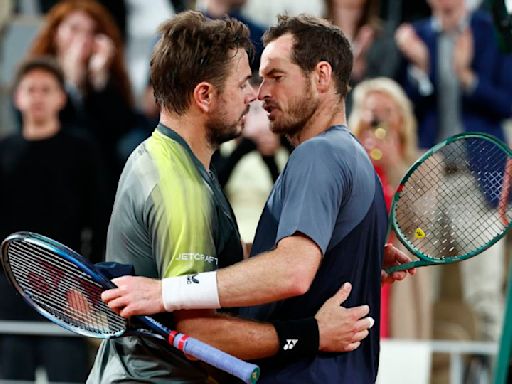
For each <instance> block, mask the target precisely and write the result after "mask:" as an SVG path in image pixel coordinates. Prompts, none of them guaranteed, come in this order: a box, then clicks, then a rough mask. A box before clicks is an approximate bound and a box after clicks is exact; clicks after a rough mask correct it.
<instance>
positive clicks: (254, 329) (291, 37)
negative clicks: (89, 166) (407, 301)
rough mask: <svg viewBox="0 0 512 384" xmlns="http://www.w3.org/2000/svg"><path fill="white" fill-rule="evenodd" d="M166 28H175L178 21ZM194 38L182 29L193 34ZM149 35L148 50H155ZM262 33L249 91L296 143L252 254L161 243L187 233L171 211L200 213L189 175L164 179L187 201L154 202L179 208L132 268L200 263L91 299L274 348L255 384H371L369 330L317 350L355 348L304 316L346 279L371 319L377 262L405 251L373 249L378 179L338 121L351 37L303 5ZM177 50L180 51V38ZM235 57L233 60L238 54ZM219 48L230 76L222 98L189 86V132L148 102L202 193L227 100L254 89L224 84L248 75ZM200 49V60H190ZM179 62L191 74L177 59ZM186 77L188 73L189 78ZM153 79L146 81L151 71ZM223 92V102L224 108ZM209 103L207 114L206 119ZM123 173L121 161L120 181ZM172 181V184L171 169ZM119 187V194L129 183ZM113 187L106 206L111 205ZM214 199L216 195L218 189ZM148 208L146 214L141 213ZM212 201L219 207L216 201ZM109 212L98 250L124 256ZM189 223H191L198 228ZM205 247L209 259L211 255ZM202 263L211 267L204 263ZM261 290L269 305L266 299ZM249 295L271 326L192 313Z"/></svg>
mask: <svg viewBox="0 0 512 384" xmlns="http://www.w3.org/2000/svg"><path fill="white" fill-rule="evenodd" d="M182 17H183V16H182ZM218 22H219V21H216V22H215V23H218ZM208 23H212V22H206V24H208ZM172 24H173V23H172V22H171V25H172ZM170 30H177V27H174V28H170ZM164 36H165V35H164ZM198 36H199V34H197V33H196V34H194V37H195V38H196V39H197V38H198ZM238 39H240V37H238ZM162 41H163V40H161V43H160V45H159V46H158V47H157V50H156V51H155V52H158V51H159V50H161V49H162V46H161V45H162ZM238 41H240V40H238ZM265 43H266V48H265V51H264V54H263V56H262V62H261V63H262V64H261V69H260V73H261V76H262V77H263V83H262V85H261V87H260V90H259V98H260V99H262V100H263V101H264V105H265V108H266V109H267V111H268V113H269V118H270V120H271V122H272V129H273V130H274V132H276V133H280V134H285V135H287V136H288V137H289V139H290V140H291V141H292V143H293V144H294V145H296V149H295V151H294V152H293V154H292V156H291V157H290V160H289V162H288V164H287V166H286V168H285V170H284V172H283V174H282V175H281V177H280V178H279V180H278V181H277V183H276V185H275V187H274V189H273V191H272V193H271V195H270V197H269V200H268V201H267V204H266V206H265V210H264V211H263V213H262V217H261V219H260V224H259V226H258V230H257V234H256V238H255V242H254V246H253V248H252V254H253V255H257V254H260V255H259V256H258V257H253V258H251V259H249V260H247V261H245V262H243V263H238V264H235V265H232V266H231V267H228V268H225V269H220V270H219V271H218V273H216V272H215V270H216V269H218V268H219V267H223V266H225V265H226V260H227V263H232V262H233V261H236V260H234V259H233V258H231V259H226V256H221V257H218V255H221V254H219V248H216V249H214V248H213V247H212V248H210V249H204V248H198V247H197V245H196V248H194V249H193V251H191V249H192V248H190V247H188V248H187V249H186V250H185V251H186V252H184V251H183V250H180V249H178V250H176V251H175V253H174V254H172V253H169V252H172V250H173V247H175V244H178V240H180V239H182V238H185V239H186V237H185V235H186V234H187V232H186V231H184V232H182V233H183V235H182V237H180V233H181V232H180V231H183V229H182V228H183V224H182V222H183V221H184V220H190V222H192V221H191V220H193V216H192V214H194V213H197V212H198V211H201V212H203V210H202V209H200V208H201V206H200V205H198V204H190V203H188V204H187V202H188V201H189V199H190V197H191V196H193V194H192V191H193V189H191V188H190V187H188V184H187V185H180V184H171V183H169V184H170V185H172V186H173V188H174V191H173V194H174V195H175V194H176V191H177V190H178V191H179V190H183V191H184V192H182V193H187V198H184V197H183V198H181V199H169V200H168V203H167V204H168V205H169V212H171V209H172V208H174V212H173V214H174V216H175V217H177V216H176V212H181V215H182V217H181V218H179V220H177V221H174V219H172V221H170V222H169V224H168V227H165V228H166V231H167V234H166V236H167V237H165V240H166V241H167V242H168V244H169V245H168V246H167V247H161V246H160V247H159V248H157V249H154V250H153V251H151V246H152V244H153V245H155V244H156V245H159V244H158V242H157V241H156V242H155V240H152V239H148V240H146V243H147V249H146V250H145V251H146V252H145V253H141V255H140V257H139V258H140V259H143V260H144V262H145V263H146V264H147V265H148V266H151V264H149V263H148V260H149V259H148V257H147V256H145V255H146V254H148V253H149V254H153V255H154V257H155V258H157V264H156V266H153V269H154V270H155V272H152V271H151V270H148V269H146V270H145V272H146V273H139V272H142V271H144V270H141V269H140V268H139V271H138V273H137V274H143V275H145V276H148V275H149V276H151V275H153V276H154V275H157V269H158V268H161V267H160V265H161V263H159V262H158V259H162V258H163V257H167V258H168V260H170V263H169V262H166V263H163V267H165V268H167V270H164V272H165V273H162V274H161V276H164V277H166V276H174V275H186V274H187V273H190V267H188V270H187V268H186V267H185V266H187V265H194V264H195V265H197V264H199V263H200V262H202V263H204V264H206V265H207V268H208V269H210V270H211V271H212V272H207V273H201V274H198V275H196V274H194V275H188V276H180V277H178V278H165V279H164V280H163V282H160V281H158V280H150V279H144V278H141V277H122V278H120V279H117V280H115V282H116V284H118V286H119V288H118V289H115V290H111V291H108V292H107V293H105V294H104V296H103V298H104V300H105V301H106V302H108V303H109V305H110V306H111V307H112V308H115V309H118V310H120V311H121V314H122V315H124V316H130V315H133V314H136V313H148V314H149V313H158V312H161V311H162V310H164V309H165V310H167V311H172V310H178V311H176V312H174V315H175V318H174V320H175V321H177V325H178V328H180V329H181V330H183V331H186V332H188V333H190V334H192V335H194V336H196V337H198V338H200V339H201V340H204V341H206V342H208V343H211V344H213V345H215V346H217V347H219V348H221V349H224V350H226V351H228V352H230V353H233V354H235V355H237V356H239V357H242V358H247V359H255V358H257V359H260V358H266V357H269V356H273V355H275V354H276V353H277V356H273V357H272V358H271V359H264V360H261V361H260V362H261V363H262V367H263V372H262V382H264V383H267V382H268V383H291V382H301V383H306V382H307V383H317V382H324V383H373V382H375V378H376V374H377V369H378V353H379V345H378V341H379V334H378V329H377V328H373V329H372V330H371V332H370V337H369V338H367V339H365V340H363V341H362V345H361V347H360V348H357V349H355V350H354V351H352V352H350V353H332V354H325V353H318V350H319V347H320V350H321V351H335V352H346V351H350V350H353V349H354V347H355V346H358V345H359V341H356V342H353V343H352V344H351V345H350V346H348V347H343V346H342V345H338V346H336V347H335V348H333V347H332V346H329V347H324V346H323V345H322V344H323V341H322V326H321V324H320V321H318V322H317V321H316V320H315V317H316V318H317V320H318V319H319V314H317V311H318V310H319V308H321V306H322V303H323V302H324V301H325V300H328V299H329V297H331V296H332V295H334V294H336V292H337V291H338V289H339V287H340V285H341V284H342V282H344V281H350V282H352V283H353V286H354V289H353V291H352V293H351V296H350V297H349V298H348V301H350V303H351V305H361V304H369V305H370V308H371V309H370V313H371V316H372V317H373V318H377V319H378V318H379V300H380V283H381V266H382V265H383V261H384V265H392V264H396V263H403V262H406V261H407V260H409V259H408V258H407V257H406V256H405V255H403V254H402V253H400V252H397V250H396V249H394V248H392V247H388V248H387V252H384V249H385V247H384V241H385V237H386V228H387V218H386V209H385V205H384V200H383V196H382V191H381V187H380V183H379V181H378V178H377V177H376V175H375V172H374V170H373V166H372V164H371V162H370V161H369V159H368V157H367V155H366V153H365V151H364V149H363V148H362V147H361V146H360V145H359V143H358V142H357V141H356V140H355V139H354V138H353V137H352V135H351V134H350V133H349V131H348V129H347V127H346V120H345V109H344V97H345V96H346V93H347V90H348V79H349V78H350V72H351V66H352V53H351V51H350V46H349V44H348V41H347V39H346V38H345V37H344V35H343V34H342V32H341V31H340V30H339V29H338V28H337V27H334V26H332V25H331V24H329V23H327V22H326V21H324V20H321V19H317V18H311V17H307V16H300V17H297V18H286V17H285V18H281V19H280V22H279V24H278V25H277V26H276V27H273V28H271V29H270V30H269V31H268V32H267V34H266V38H265ZM224 45H226V43H225V44H224ZM228 46H229V45H228ZM179 49H181V50H182V51H183V47H182V46H180V47H179ZM240 54H241V55H242V57H239V55H240ZM155 57H156V53H155V55H154V57H153V62H152V73H153V74H154V73H155V70H156V67H155V64H156V62H155ZM232 57H233V61H234V63H233V65H234V68H233V70H234V71H233V72H232V74H233V76H234V77H232V76H229V77H227V78H226V80H225V83H224V89H223V93H224V95H223V94H222V93H221V94H220V95H218V94H217V93H215V92H212V91H210V90H212V89H213V86H211V85H210V84H209V83H208V84H206V83H198V84H197V85H195V86H194V88H193V93H192V94H191V96H190V99H191V106H190V107H189V108H192V109H197V110H198V113H199V114H205V115H207V116H205V119H204V120H202V121H201V120H199V119H197V118H196V119H194V118H191V117H188V121H189V122H190V123H191V124H190V125H189V129H194V131H195V132H197V134H192V133H191V132H188V131H187V130H184V129H182V128H183V120H175V119H170V117H171V116H173V114H172V113H169V111H171V110H172V107H171V106H170V105H169V104H165V103H164V101H165V100H160V103H161V105H162V106H163V112H162V116H161V121H162V123H163V124H165V125H167V127H173V128H174V129H175V131H174V132H175V133H176V132H179V133H181V134H183V135H184V136H185V137H184V140H185V141H186V142H190V143H191V146H190V148H191V149H190V150H188V152H189V154H190V153H197V154H198V156H201V155H202V156H203V161H202V165H203V167H201V166H199V167H197V168H198V170H199V171H200V172H204V173H205V175H204V176H203V178H204V179H205V180H206V183H207V184H208V185H209V188H210V189H211V190H212V191H216V190H217V185H216V183H212V182H211V180H210V179H208V178H207V177H209V178H211V177H212V175H211V173H208V172H207V171H206V169H207V166H208V161H209V156H210V155H211V151H212V149H213V148H215V147H216V146H217V145H218V144H220V142H221V141H222V140H225V139H228V138H230V137H233V136H236V134H238V133H239V129H240V125H241V124H240V123H241V122H242V120H243V116H244V112H245V109H244V107H243V106H242V105H244V103H239V104H240V106H239V107H238V108H235V104H234V103H235V101H236V98H237V97H238V98H243V97H245V99H244V100H245V105H247V104H248V103H249V102H250V101H251V100H253V99H254V95H252V94H250V91H249V90H247V92H249V93H247V94H246V95H245V96H243V95H239V96H237V92H240V91H237V92H234V91H233V90H232V88H230V87H229V84H230V81H231V80H233V81H234V80H235V79H238V80H237V81H235V83H236V84H238V87H239V89H240V90H242V89H243V88H244V87H246V86H245V85H244V81H247V79H248V77H249V72H248V70H244V69H243V67H245V66H246V56H245V54H244V52H240V51H236V52H233V55H232ZM208 59H210V58H205V59H204V60H203V59H201V63H205V62H206V61H207V60H208ZM210 65H211V63H210ZM241 65H242V67H240V66H241ZM174 68H176V66H175V67H174ZM247 68H248V64H247ZM180 70H182V69H180ZM180 70H177V71H178V73H173V74H169V75H168V78H169V79H171V78H176V77H177V78H180V79H181V78H183V76H181V75H180V73H179V71H180ZM187 71H190V66H189V68H187ZM189 75H192V74H191V73H190V74H189ZM194 75H195V74H194ZM235 75H236V76H235ZM187 78H196V79H198V78H200V76H198V75H196V77H190V76H189V77H187ZM244 79H245V80H244ZM152 81H153V82H154V81H155V77H154V76H152ZM156 85H157V87H155V94H156V97H157V99H158V98H159V89H165V90H166V91H167V92H169V83H167V84H166V87H161V86H160V87H158V84H156ZM154 86H155V84H154ZM235 89H236V88H235ZM230 91H231V92H230ZM175 92H176V91H175ZM228 92H230V93H228ZM176 93H177V92H176ZM228 102H229V103H230V105H231V108H229V109H226V105H227V103H228ZM215 104H217V105H218V108H219V109H218V110H217V111H215V112H213V111H214V110H213V109H211V108H213V107H212V106H213V105H215ZM210 113H211V114H212V115H211V116H208V114H210ZM175 114H176V113H174V115H175ZM199 122H204V128H206V138H207V139H206V141H207V146H208V145H209V146H210V147H213V148H210V150H209V151H208V150H203V151H198V149H200V148H201V146H200V145H199V144H200V143H201V141H200V140H199V139H198V138H199V137H200V136H201V128H203V127H201V125H200V124H199ZM162 127H163V125H160V128H159V132H160V133H161V134H163V132H167V133H168V135H167V136H168V137H169V138H171V139H172V140H174V141H175V142H176V143H179V142H181V141H178V140H180V139H179V137H177V135H176V134H172V135H169V130H167V131H166V130H163V128H162ZM190 127H191V128H190ZM228 127H229V129H228ZM204 128H203V129H204ZM221 128H222V130H221ZM167 129H168V128H167ZM213 132H216V133H215V134H214V133H213ZM221 132H222V135H220V133H221ZM230 134H232V135H230ZM203 136H204V134H203ZM154 137H155V136H154ZM203 141H204V140H203ZM149 143H151V139H150V141H149V142H146V143H145V144H143V146H142V147H139V149H138V150H137V151H136V152H135V153H134V155H132V159H131V160H130V161H129V163H128V165H127V169H128V167H129V166H130V162H133V159H134V157H135V156H142V155H143V154H144V151H147V149H145V148H144V147H146V148H147V146H148V144H149ZM194 149H195V151H194ZM196 151H197V152H196ZM192 158H195V157H193V156H192ZM198 159H199V160H200V159H201V157H198ZM203 168H204V169H203ZM201 169H203V171H201ZM173 172H174V173H175V172H176V170H174V171H173ZM126 177H127V176H126V171H125V175H123V177H122V179H121V184H120V188H122V187H123V184H124V183H125V182H124V181H123V180H125V178H126ZM126 180H127V179H126ZM138 182H139V181H137V183H138ZM180 182H181V183H183V178H182V179H181V180H180ZM130 188H131V189H130V191H132V190H133V185H132V186H130ZM127 192H128V190H127ZM118 193H119V192H118ZM168 195H171V194H170V193H169V194H168ZM119 197H120V195H118V201H117V202H116V206H118V205H119V204H120V201H121V200H120V199H119ZM218 199H219V201H221V202H222V204H223V205H227V203H226V202H225V200H224V199H223V196H221V195H220V193H219V196H218ZM131 206H133V203H131ZM185 206H186V207H187V208H188V209H187V210H185V209H184V207H185ZM151 209H153V208H151ZM151 209H150V210H148V211H147V213H146V214H147V215H149V217H151ZM118 210H119V211H120V212H123V211H124V212H129V210H127V209H126V208H124V209H122V210H121V206H119V208H118ZM216 212H217V214H219V210H218V208H216ZM220 216H221V217H230V218H231V219H230V220H229V221H230V222H232V227H231V231H232V233H233V234H235V233H236V227H235V224H234V222H233V219H232V214H231V211H230V210H229V207H226V212H225V213H223V212H222V211H221V212H220ZM162 219H164V218H162ZM112 220H113V221H112V222H111V228H110V233H109V240H112V244H114V240H115V248H110V247H109V251H110V252H111V253H109V255H113V254H114V252H115V258H114V259H115V260H117V261H121V262H130V263H133V262H134V260H133V258H132V257H131V256H130V254H133V251H130V250H128V252H127V250H126V245H125V244H126V239H129V238H130V237H128V236H126V235H125V234H124V233H123V230H122V227H123V226H124V227H126V228H127V230H128V229H130V230H133V229H131V228H133V222H134V220H137V217H132V218H130V221H129V222H127V223H126V224H124V225H123V224H122V223H116V225H114V222H115V220H116V209H115V211H114V216H113V218H112ZM145 220H147V219H145ZM150 221H151V220H150ZM197 222H198V223H199V222H202V220H197ZM167 228H170V230H169V229H167ZM196 228H199V227H198V226H196ZM228 229H229V226H227V225H226V226H225V227H224V230H222V231H215V230H214V231H213V234H214V236H213V239H214V240H215V239H217V238H218V236H219V235H221V238H224V239H225V240H224V242H223V243H224V244H229V245H231V246H234V247H236V252H238V253H239V255H241V249H240V248H238V247H239V244H240V241H239V238H238V236H237V234H236V235H234V236H233V237H234V238H233V239H226V235H227V233H228V232H229V231H228ZM196 231H199V233H203V231H202V230H201V229H196ZM173 232H174V233H173ZM141 235H144V233H141ZM114 236H115V237H119V238H118V239H116V238H115V237H114ZM129 246H131V244H129ZM123 248H124V249H123ZM225 249H226V248H225ZM155 251H156V253H155ZM212 252H216V253H215V254H213V253H212ZM236 252H235V250H234V249H231V250H230V251H229V252H228V254H229V256H231V257H232V256H233V255H234V254H235V253H236ZM261 253H262V254H261ZM212 255H213V257H214V258H215V259H214V261H211V260H212ZM383 259H384V260H383ZM207 260H210V264H214V265H208V261H207ZM136 269H137V265H136ZM203 269H206V268H203ZM197 271H198V270H197V269H196V270H194V271H193V272H197ZM405 275H406V273H400V274H397V275H394V276H386V275H384V276H382V277H383V278H384V279H390V280H393V279H401V278H403V277H404V276H405ZM272 301H274V303H272V304H265V303H268V302H272ZM328 303H329V300H328ZM258 304H262V305H259V306H257V307H248V308H245V309H244V310H242V313H243V315H245V316H247V317H248V318H251V319H256V320H258V321H262V320H263V321H268V322H272V324H273V326H269V325H268V324H262V323H257V324H256V323H245V322H243V321H241V320H239V319H235V318H231V319H226V318H224V317H221V316H219V315H211V314H210V315H208V314H207V312H202V311H197V309H198V308H218V307H219V306H220V305H222V306H223V307H236V306H252V305H258ZM324 308H325V307H324ZM182 309H188V310H189V311H182ZM190 310H194V311H190ZM315 314H316V315H315ZM360 321H361V320H360ZM349 322H350V321H349ZM346 325H347V323H346V322H345V320H343V322H341V323H340V324H339V325H337V326H336V327H337V328H338V329H342V328H345V326H346ZM319 328H320V339H318V329H319ZM347 329H350V326H349V327H347ZM354 331H355V332H356V335H357V334H361V331H358V329H356V330H354ZM363 332H364V331H363ZM278 342H279V344H277V343H278ZM146 344H147V343H146ZM248 345H251V347H248ZM103 350H105V348H103ZM119 350H120V349H118V351H119ZM125 350H126V349H125ZM100 353H101V352H100Z"/></svg>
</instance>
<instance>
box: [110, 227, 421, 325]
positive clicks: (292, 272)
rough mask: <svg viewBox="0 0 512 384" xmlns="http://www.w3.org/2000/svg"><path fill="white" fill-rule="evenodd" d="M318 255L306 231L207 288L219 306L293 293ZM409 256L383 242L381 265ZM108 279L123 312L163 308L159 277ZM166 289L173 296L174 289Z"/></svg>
mask: <svg viewBox="0 0 512 384" xmlns="http://www.w3.org/2000/svg"><path fill="white" fill-rule="evenodd" d="M320 260H321V253H320V250H319V248H318V247H317V246H316V244H314V243H313V242H312V241H311V240H309V239H308V238H307V237H305V236H300V235H297V236H291V237H289V238H285V239H283V240H281V241H280V242H279V244H278V247H277V248H276V249H275V250H273V251H270V252H266V253H264V254H261V255H259V256H258V257H252V258H250V259H248V260H244V261H243V262H241V263H238V264H234V265H232V266H230V267H227V268H223V269H220V270H218V271H217V278H216V280H217V287H213V288H212V289H218V296H219V301H220V305H221V306H222V307H237V306H251V305H257V304H262V303H267V302H272V301H275V300H281V299H283V298H286V297H292V296H297V295H300V294H302V293H304V292H306V291H307V290H308V288H309V286H310V284H311V281H312V280H313V277H314V275H315V273H316V271H317V269H318V266H319V263H320ZM410 261H411V258H410V257H409V256H407V255H406V254H404V253H403V252H402V251H400V250H399V249H397V248H396V247H394V246H393V245H392V244H386V246H385V248H384V263H383V268H387V267H390V266H393V265H400V264H405V263H408V262H410ZM209 273H211V272H209ZM415 273H416V269H415V268H413V269H410V270H408V271H399V272H393V273H392V274H391V275H388V274H387V273H385V271H384V270H383V271H382V282H383V283H392V282H393V281H397V280H403V279H404V278H405V277H406V276H407V275H408V274H411V275H414V274H415ZM198 276H201V274H199V275H198ZM113 282H114V283H115V284H116V285H117V286H118V288H115V289H111V290H108V291H105V292H103V294H102V299H103V300H104V301H106V302H107V303H108V304H109V306H110V307H111V308H113V309H116V310H119V311H121V314H122V315H123V316H126V317H129V316H133V315H152V314H155V313H159V312H165V310H166V309H165V307H164V303H163V300H162V281H161V280H155V279H149V278H146V277H138V276H123V277H120V278H117V279H114V280H113ZM189 288H193V286H191V287H189ZM188 291H190V289H189V290H188ZM168 294H169V295H171V297H172V295H173V294H176V292H172V291H171V292H168ZM188 305H189V306H192V304H191V303H188ZM187 309H198V308H190V307H187Z"/></svg>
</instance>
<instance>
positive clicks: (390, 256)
mask: <svg viewBox="0 0 512 384" xmlns="http://www.w3.org/2000/svg"><path fill="white" fill-rule="evenodd" d="M411 261H412V260H411V258H410V257H409V256H407V255H406V254H405V253H403V252H402V251H400V250H399V249H398V248H395V246H394V245H393V244H391V243H387V244H386V245H385V246H384V260H383V262H382V270H381V282H382V283H394V282H395V281H397V280H403V279H405V278H406V277H407V274H408V273H409V274H411V275H415V274H416V268H411V269H407V270H405V271H397V272H393V273H392V274H388V273H386V271H385V269H386V268H389V267H393V266H395V265H402V264H406V263H409V262H411Z"/></svg>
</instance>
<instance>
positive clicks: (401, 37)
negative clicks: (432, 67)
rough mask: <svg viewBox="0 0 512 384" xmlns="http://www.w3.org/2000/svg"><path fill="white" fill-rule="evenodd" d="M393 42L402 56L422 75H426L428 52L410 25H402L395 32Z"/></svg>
mask: <svg viewBox="0 0 512 384" xmlns="http://www.w3.org/2000/svg"><path fill="white" fill-rule="evenodd" d="M395 41H396V44H397V46H398V49H400V51H401V52H402V54H403V55H404V56H405V57H406V58H407V59H408V60H409V61H410V62H411V63H412V64H413V65H415V66H416V67H418V68H419V69H421V70H422V71H423V72H424V73H428V70H429V68H428V64H429V52H428V48H427V46H426V45H425V43H424V42H423V41H422V40H421V39H420V38H419V37H418V35H417V34H416V31H415V30H414V28H413V27H412V25H411V24H407V23H406V24H402V25H401V26H400V27H398V28H397V30H396V32H395Z"/></svg>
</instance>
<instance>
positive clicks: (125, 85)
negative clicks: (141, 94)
mask: <svg viewBox="0 0 512 384" xmlns="http://www.w3.org/2000/svg"><path fill="white" fill-rule="evenodd" d="M30 54H31V55H50V56H52V57H55V58H56V59H57V61H58V62H59V64H60V65H61V67H62V69H63V70H64V75H65V78H66V90H67V93H68V103H67V105H66V107H65V109H64V110H63V112H62V114H61V117H62V119H63V122H64V123H66V124H71V123H72V124H76V125H77V126H79V127H80V128H81V129H82V130H83V131H84V132H86V133H87V134H88V135H89V136H90V137H91V138H93V139H94V140H95V141H97V143H98V145H99V148H100V151H101V155H102V157H103V159H104V161H105V163H106V172H107V174H108V179H109V185H108V187H109V188H108V189H109V195H110V196H111V200H113V195H114V193H115V188H116V185H117V181H118V177H119V174H120V172H121V168H122V164H123V162H124V160H125V159H122V158H120V156H119V153H118V145H119V140H120V139H121V137H123V135H125V134H126V133H127V132H129V131H130V130H131V128H132V127H133V126H134V124H135V121H136V120H135V118H134V112H133V109H132V105H133V100H132V90H131V86H130V81H129V78H128V74H127V71H126V68H125V63H124V54H123V43H122V40H121V36H120V33H119V30H118V28H117V27H116V24H115V23H114V21H113V20H112V18H111V17H110V15H109V14H108V12H107V11H106V10H105V8H103V7H102V6H101V5H100V4H98V3H97V2H96V1H94V0H69V1H62V2H60V3H58V4H57V5H56V6H55V7H53V8H52V9H50V11H49V12H48V14H47V15H46V19H45V24H44V25H43V28H42V30H41V31H40V33H39V34H38V35H37V36H36V38H35V40H34V43H33V45H32V48H31V50H30Z"/></svg>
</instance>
